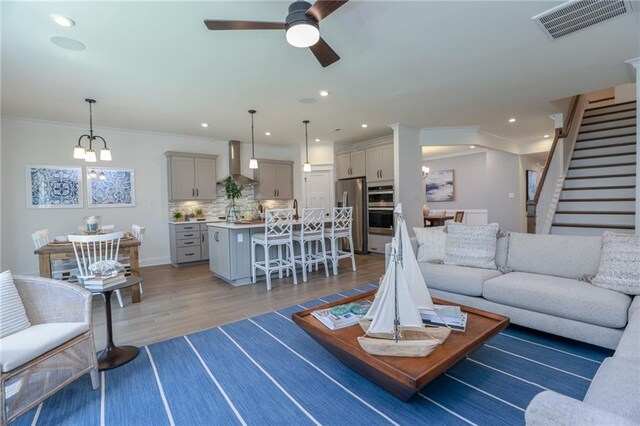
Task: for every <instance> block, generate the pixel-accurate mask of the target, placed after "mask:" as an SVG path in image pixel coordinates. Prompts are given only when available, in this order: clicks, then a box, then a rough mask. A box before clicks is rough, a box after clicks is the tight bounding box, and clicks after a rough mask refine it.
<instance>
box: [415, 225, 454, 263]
mask: <svg viewBox="0 0 640 426" xmlns="http://www.w3.org/2000/svg"><path fill="white" fill-rule="evenodd" d="M443 229H444V226H436V227H432V228H413V232H414V233H415V234H416V240H417V241H418V255H417V256H416V259H417V260H418V262H443V261H444V245H445V242H446V240H447V234H445V233H444V232H443Z"/></svg>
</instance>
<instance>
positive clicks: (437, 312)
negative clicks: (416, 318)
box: [420, 305, 467, 331]
mask: <svg viewBox="0 0 640 426" xmlns="http://www.w3.org/2000/svg"><path fill="white" fill-rule="evenodd" d="M434 308H435V309H434V311H433V312H420V316H421V317H422V322H423V323H424V324H426V325H432V326H435V327H446V326H449V327H451V329H452V330H454V331H465V330H466V329H467V314H466V313H465V312H462V310H461V309H460V307H459V306H452V305H434Z"/></svg>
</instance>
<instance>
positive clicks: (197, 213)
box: [193, 207, 205, 220]
mask: <svg viewBox="0 0 640 426" xmlns="http://www.w3.org/2000/svg"><path fill="white" fill-rule="evenodd" d="M193 213H194V214H195V217H196V220H204V219H205V214H204V210H203V209H202V207H198V208H196V209H195V210H194V212H193Z"/></svg>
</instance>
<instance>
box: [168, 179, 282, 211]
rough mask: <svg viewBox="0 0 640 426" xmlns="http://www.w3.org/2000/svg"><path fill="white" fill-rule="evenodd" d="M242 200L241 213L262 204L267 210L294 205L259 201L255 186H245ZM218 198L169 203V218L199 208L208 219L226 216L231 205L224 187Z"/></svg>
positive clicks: (220, 190)
mask: <svg viewBox="0 0 640 426" xmlns="http://www.w3.org/2000/svg"><path fill="white" fill-rule="evenodd" d="M242 192H243V196H242V198H240V199H239V200H237V201H236V204H237V205H238V206H239V208H240V212H244V211H245V210H246V209H249V208H250V209H254V208H257V207H258V203H260V204H262V206H263V208H265V209H278V208H287V207H291V206H292V205H293V201H292V200H262V201H260V202H259V201H257V200H256V199H255V198H254V192H253V186H245V188H244V190H243V191H242ZM217 196H218V198H216V199H215V200H213V201H208V202H207V201H178V202H170V203H169V218H171V217H172V215H173V212H175V211H176V210H180V211H181V212H182V213H183V214H186V213H192V212H193V211H194V210H195V209H197V208H198V207H200V208H202V209H203V210H204V212H205V214H206V215H207V218H214V219H215V218H218V217H222V216H225V215H226V208H227V205H228V204H229V200H227V194H226V192H225V190H224V185H220V184H218V185H217Z"/></svg>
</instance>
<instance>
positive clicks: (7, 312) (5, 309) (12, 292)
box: [0, 271, 31, 339]
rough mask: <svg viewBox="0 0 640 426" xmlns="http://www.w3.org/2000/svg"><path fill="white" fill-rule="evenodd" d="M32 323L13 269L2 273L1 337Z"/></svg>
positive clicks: (0, 290)
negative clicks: (14, 280) (16, 283)
mask: <svg viewBox="0 0 640 426" xmlns="http://www.w3.org/2000/svg"><path fill="white" fill-rule="evenodd" d="M30 325H31V323H30V322H29V318H28V317H27V312H26V311H25V309H24V304H23V303H22V299H21V298H20V294H18V289H17V288H16V285H15V284H14V283H13V276H12V275H11V271H4V272H3V273H1V274H0V339H2V338H3V337H6V336H9V335H11V334H13V333H17V332H19V331H22V330H24V329H26V328H28V327H29V326H30Z"/></svg>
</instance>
